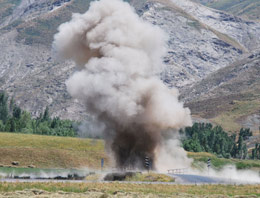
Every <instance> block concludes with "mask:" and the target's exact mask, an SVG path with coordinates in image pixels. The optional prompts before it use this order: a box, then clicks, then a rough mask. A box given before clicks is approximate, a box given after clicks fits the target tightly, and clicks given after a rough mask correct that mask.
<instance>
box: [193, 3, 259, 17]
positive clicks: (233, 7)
mask: <svg viewBox="0 0 260 198" xmlns="http://www.w3.org/2000/svg"><path fill="white" fill-rule="evenodd" d="M193 1H195V2H199V3H202V4H203V5H206V6H208V7H211V8H215V9H218V10H223V11H226V12H228V13H230V14H233V15H236V16H240V17H243V18H245V19H249V20H258V21H259V20H260V11H259V10H260V1H258V0H243V1H241V0H193Z"/></svg>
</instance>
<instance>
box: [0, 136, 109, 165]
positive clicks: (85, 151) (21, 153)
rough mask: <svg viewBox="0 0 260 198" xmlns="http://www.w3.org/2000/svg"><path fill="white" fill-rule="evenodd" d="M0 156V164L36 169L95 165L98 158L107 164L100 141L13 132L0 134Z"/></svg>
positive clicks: (98, 161)
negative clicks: (15, 164)
mask: <svg viewBox="0 0 260 198" xmlns="http://www.w3.org/2000/svg"><path fill="white" fill-rule="evenodd" d="M0 156H1V158H0V164H2V165H10V164H11V162H12V161H19V163H20V166H24V167H26V166H28V165H35V166H36V167H39V168H80V167H89V168H96V167H100V159H101V158H105V165H106V166H107V165H108V163H109V162H108V158H107V156H106V154H105V152H104V142H103V141H102V140H91V139H79V138H70V137H54V136H40V135H27V134H13V133H0Z"/></svg>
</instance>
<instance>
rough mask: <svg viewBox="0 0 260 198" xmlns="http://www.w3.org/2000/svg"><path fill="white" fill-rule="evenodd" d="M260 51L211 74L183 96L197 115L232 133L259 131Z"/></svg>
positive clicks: (184, 92) (187, 90)
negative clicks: (249, 130) (244, 128)
mask: <svg viewBox="0 0 260 198" xmlns="http://www.w3.org/2000/svg"><path fill="white" fill-rule="evenodd" d="M259 76H260V51H259V50H258V51H255V52H254V53H252V54H251V55H249V56H248V57H246V58H245V59H243V60H240V61H237V62H235V63H233V64H231V65H230V66H228V67H225V68H223V69H220V70H218V71H217V72H215V73H213V74H211V75H209V76H208V77H207V78H205V79H203V80H202V81H201V82H199V83H197V84H195V85H194V86H193V87H191V88H188V89H186V90H185V91H183V93H182V97H183V98H185V100H186V105H187V106H189V107H190V109H191V111H192V113H193V115H197V116H199V117H202V118H206V119H210V120H212V121H213V122H215V123H217V124H221V125H222V126H224V127H225V128H226V129H228V130H238V129H239V128H240V127H241V126H244V127H250V128H251V129H252V130H254V131H257V132H258V131H259V127H260V78H259Z"/></svg>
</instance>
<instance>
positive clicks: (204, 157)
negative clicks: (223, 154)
mask: <svg viewBox="0 0 260 198" xmlns="http://www.w3.org/2000/svg"><path fill="white" fill-rule="evenodd" d="M188 157H190V158H193V159H194V161H193V165H194V166H195V167H197V166H200V164H199V163H200V162H203V163H207V161H208V159H209V158H210V159H211V164H212V166H213V168H215V169H217V170H218V169H221V168H222V167H223V166H225V165H228V164H230V165H235V166H236V167H237V169H257V170H260V160H239V159H225V158H218V157H216V155H214V154H211V153H203V152H202V153H192V152H188Z"/></svg>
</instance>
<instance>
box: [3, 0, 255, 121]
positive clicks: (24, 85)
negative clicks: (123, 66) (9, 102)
mask: <svg viewBox="0 0 260 198" xmlns="http://www.w3.org/2000/svg"><path fill="white" fill-rule="evenodd" d="M13 1H14V0H12V1H11V0H5V2H8V3H9V4H8V6H10V5H12V6H11V7H12V11H11V12H10V13H9V14H8V15H7V16H5V17H6V18H5V19H6V20H4V21H1V22H2V23H0V28H1V29H0V48H1V49H2V52H1V53H0V60H1V63H0V69H1V72H0V89H2V90H6V91H7V92H8V93H9V94H10V96H14V98H15V100H16V101H17V103H19V104H20V105H21V106H22V107H23V108H26V109H27V110H29V111H31V112H33V114H34V115H38V113H39V111H42V109H43V108H45V106H47V105H48V106H50V109H51V111H52V115H53V116H61V117H63V118H72V119H83V118H84V117H85V116H86V114H84V107H83V106H82V104H80V103H78V102H77V101H74V100H72V99H71V97H70V96H69V95H68V93H67V91H66V86H65V81H66V79H68V77H69V76H70V75H71V74H72V73H73V71H74V66H73V63H71V62H69V61H68V62H59V61H57V60H55V57H53V55H52V53H51V43H52V40H53V35H54V34H55V33H56V32H57V27H58V26H59V24H61V23H63V22H65V21H67V20H69V19H70V18H71V14H72V12H80V13H83V12H85V11H86V10H87V9H88V6H89V3H90V2H91V1H90V0H87V1H86V0H71V1H69V0H55V1H53V0H40V1H33V0H31V1H29V0H21V3H20V4H12V3H11V2H13ZM17 2H18V0H17ZM130 2H131V4H132V5H133V6H135V8H136V9H137V12H138V14H139V15H140V16H141V17H142V18H143V19H144V20H147V21H150V22H151V23H153V24H155V25H158V26H160V27H161V28H162V29H164V31H165V32H167V33H168V34H169V40H168V43H167V45H168V52H167V55H166V56H165V57H164V62H165V64H166V69H165V71H164V72H162V75H161V78H162V80H163V81H164V82H165V83H166V84H167V85H168V86H169V87H172V86H177V87H179V88H180V89H183V88H184V87H187V86H191V85H192V84H193V83H195V82H198V81H200V80H201V79H203V78H205V77H206V76H207V75H209V74H211V73H212V72H214V71H216V70H218V69H219V68H223V67H225V66H227V65H229V64H231V63H232V62H234V61H236V60H239V59H241V58H242V57H243V56H245V55H246V54H247V53H248V52H250V51H252V50H254V49H256V48H257V47H259V42H260V41H259V39H258V38H259V37H260V23H258V22H248V21H245V20H242V19H240V18H236V17H233V16H232V15H228V14H226V13H223V12H220V11H217V10H213V9H210V8H207V7H205V6H202V5H199V4H196V3H191V2H190V1H184V0H183V1H177V0H156V1H152V0H150V1H145V0H140V1H138V0H132V1H130ZM0 13H1V10H0ZM17 16H19V17H17Z"/></svg>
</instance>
